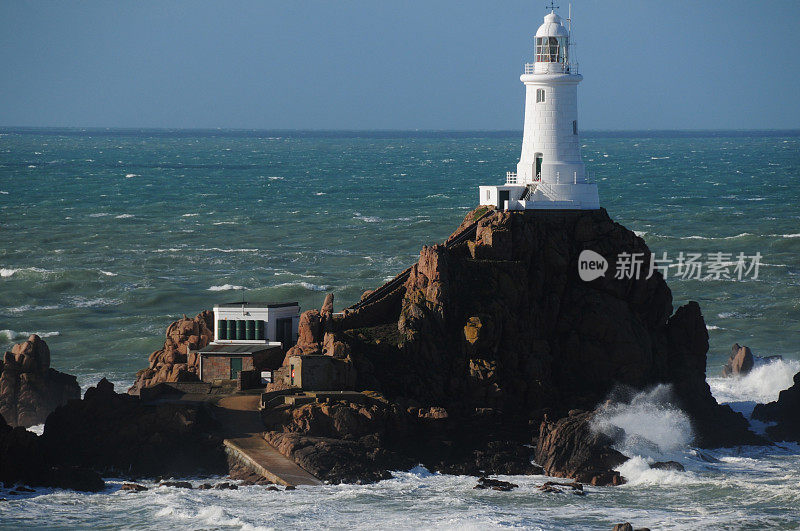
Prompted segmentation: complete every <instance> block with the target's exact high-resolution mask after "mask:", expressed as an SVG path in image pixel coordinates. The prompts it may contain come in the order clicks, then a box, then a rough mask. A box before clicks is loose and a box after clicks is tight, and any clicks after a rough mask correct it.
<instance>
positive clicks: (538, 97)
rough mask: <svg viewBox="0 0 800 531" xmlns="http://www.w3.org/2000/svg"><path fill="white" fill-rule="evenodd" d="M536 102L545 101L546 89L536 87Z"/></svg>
mask: <svg viewBox="0 0 800 531" xmlns="http://www.w3.org/2000/svg"><path fill="white" fill-rule="evenodd" d="M536 103H544V89H536Z"/></svg>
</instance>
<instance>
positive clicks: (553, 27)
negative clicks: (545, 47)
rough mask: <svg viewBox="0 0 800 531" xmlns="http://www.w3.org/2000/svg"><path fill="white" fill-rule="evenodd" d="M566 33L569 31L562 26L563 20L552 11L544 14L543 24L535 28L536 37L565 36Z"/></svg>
mask: <svg viewBox="0 0 800 531" xmlns="http://www.w3.org/2000/svg"><path fill="white" fill-rule="evenodd" d="M567 35H569V32H567V28H565V27H564V22H563V20H562V19H561V17H559V16H558V15H556V14H555V13H552V12H551V13H548V14H547V15H545V16H544V24H542V25H541V26H539V29H538V30H536V36H537V37H566V36H567Z"/></svg>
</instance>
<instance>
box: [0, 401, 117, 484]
mask: <svg viewBox="0 0 800 531" xmlns="http://www.w3.org/2000/svg"><path fill="white" fill-rule="evenodd" d="M0 482H2V483H3V484H5V486H6V487H9V486H11V485H14V484H25V485H30V486H33V487H56V488H63V489H73V490H80V491H88V492H98V491H100V490H103V488H104V487H105V483H104V482H103V480H102V479H101V478H100V476H98V475H97V474H96V473H94V472H92V471H91V470H88V469H85V468H80V467H69V466H62V465H53V464H52V462H51V460H50V459H48V458H47V456H46V455H45V452H44V450H43V448H42V444H41V440H40V437H39V436H37V435H36V434H35V433H32V432H29V431H27V430H26V429H25V428H23V427H21V426H17V427H14V428H12V427H11V426H9V425H8V424H6V421H5V419H3V417H2V416H0ZM17 490H18V491H20V492H21V491H22V489H20V488H18V489H17Z"/></svg>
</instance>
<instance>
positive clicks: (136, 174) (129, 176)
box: [125, 173, 139, 179]
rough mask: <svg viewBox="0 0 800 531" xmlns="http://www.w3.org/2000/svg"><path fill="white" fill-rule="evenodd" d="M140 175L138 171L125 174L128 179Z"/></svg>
mask: <svg viewBox="0 0 800 531" xmlns="http://www.w3.org/2000/svg"><path fill="white" fill-rule="evenodd" d="M138 176H139V174H138V173H126V174H125V178H126V179H130V178H131V177H138Z"/></svg>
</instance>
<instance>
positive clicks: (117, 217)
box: [114, 214, 134, 219]
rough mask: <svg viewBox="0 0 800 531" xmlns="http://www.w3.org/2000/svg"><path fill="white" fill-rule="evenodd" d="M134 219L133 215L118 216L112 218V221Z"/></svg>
mask: <svg viewBox="0 0 800 531" xmlns="http://www.w3.org/2000/svg"><path fill="white" fill-rule="evenodd" d="M132 217H134V215H133V214H120V215H119V216H114V219H130V218H132Z"/></svg>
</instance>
